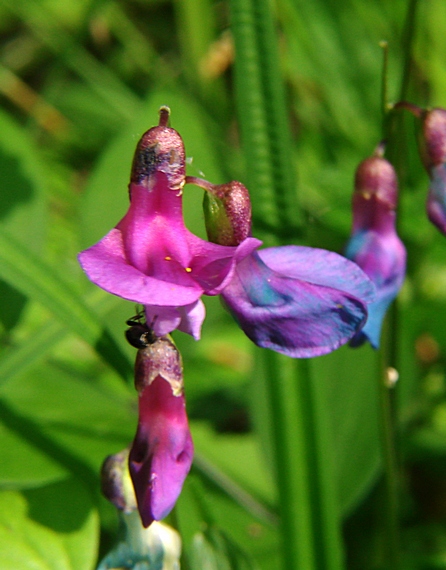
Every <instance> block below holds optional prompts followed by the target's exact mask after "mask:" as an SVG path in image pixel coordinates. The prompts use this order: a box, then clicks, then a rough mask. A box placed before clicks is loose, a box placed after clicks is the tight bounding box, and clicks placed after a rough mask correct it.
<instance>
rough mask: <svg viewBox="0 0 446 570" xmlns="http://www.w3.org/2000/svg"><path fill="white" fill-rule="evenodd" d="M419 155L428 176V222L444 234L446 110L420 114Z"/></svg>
mask: <svg viewBox="0 0 446 570" xmlns="http://www.w3.org/2000/svg"><path fill="white" fill-rule="evenodd" d="M421 116H422V137H421V145H420V148H421V155H422V159H423V163H424V166H425V168H426V170H427V172H428V174H429V178H430V181H431V182H430V186H429V192H428V195H427V201H426V210H427V215H428V218H429V220H430V221H431V222H432V223H433V224H434V225H435V226H436V227H437V228H438V229H439V230H440V231H441V232H442V233H443V234H446V110H445V109H439V108H437V109H432V110H430V111H425V112H424V113H422V115H421Z"/></svg>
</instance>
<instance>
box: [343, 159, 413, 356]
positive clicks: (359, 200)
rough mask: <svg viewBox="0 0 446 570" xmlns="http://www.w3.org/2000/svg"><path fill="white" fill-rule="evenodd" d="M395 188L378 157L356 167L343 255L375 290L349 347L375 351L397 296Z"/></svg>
mask: <svg viewBox="0 0 446 570" xmlns="http://www.w3.org/2000/svg"><path fill="white" fill-rule="evenodd" d="M397 197H398V186H397V178H396V173H395V170H394V168H393V166H392V165H391V164H390V162H388V161H387V160H385V159H384V158H382V157H381V156H379V153H378V152H377V153H376V154H375V156H372V157H371V158H367V159H366V160H364V161H363V162H361V164H360V165H359V166H358V169H357V171H356V176H355V190H354V193H353V229H352V235H351V237H350V240H349V242H348V244H347V246H346V250H345V256H346V257H347V258H348V259H351V260H352V261H354V262H355V263H357V264H358V265H359V267H360V268H361V269H362V270H363V271H364V273H365V274H366V275H368V277H369V278H370V279H371V281H372V282H373V283H374V285H375V288H376V297H375V301H373V302H372V303H370V305H369V306H368V318H367V322H366V324H365V325H364V327H363V329H362V330H361V331H359V332H358V333H357V334H356V335H355V336H354V337H353V339H352V341H351V344H352V346H359V345H360V344H362V343H363V342H364V341H365V340H369V342H370V344H371V345H372V346H373V347H374V348H378V346H379V339H380V334H381V327H382V322H383V319H384V316H385V313H386V311H387V309H388V307H389V305H390V303H391V302H392V301H393V299H394V298H395V297H396V295H397V294H398V291H399V290H400V288H401V286H402V284H403V281H404V276H405V271H406V250H405V248H404V245H403V243H402V242H401V240H400V239H399V237H398V235H397V233H396V226H395V221H396V213H395V209H396V204H397Z"/></svg>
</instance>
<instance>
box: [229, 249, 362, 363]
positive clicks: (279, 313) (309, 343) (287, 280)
mask: <svg viewBox="0 0 446 570" xmlns="http://www.w3.org/2000/svg"><path fill="white" fill-rule="evenodd" d="M294 249H295V246H289V247H286V248H271V249H265V250H263V251H262V252H261V253H262V257H263V259H265V258H266V259H268V262H269V261H270V260H271V259H274V260H275V261H274V269H276V270H280V272H279V271H274V270H273V268H270V267H268V266H267V265H266V264H265V263H263V261H262V259H261V258H260V255H258V254H257V253H254V254H252V255H251V256H249V257H248V258H246V259H244V260H243V261H242V262H241V263H240V264H239V265H238V266H237V269H236V273H235V276H234V278H233V279H232V281H231V283H230V284H229V285H228V286H227V287H226V289H225V290H224V291H223V293H222V297H223V299H224V301H225V303H226V305H227V306H228V308H229V310H230V311H231V312H232V313H233V315H234V316H235V318H236V320H237V321H238V323H239V325H240V326H241V328H242V329H243V331H244V332H245V333H246V334H247V336H248V337H249V338H250V339H251V340H252V341H253V342H254V343H255V344H257V345H258V346H261V347H264V348H270V349H272V350H275V351H277V352H280V353H282V354H286V355H288V356H292V357H298V358H310V357H313V356H319V355H321V354H325V353H327V352H330V351H332V350H334V349H336V348H338V347H339V346H340V345H341V344H344V343H345V342H347V341H348V340H349V339H350V338H351V337H352V336H353V335H354V334H355V332H356V331H357V330H358V328H359V327H361V325H362V324H363V323H364V322H365V319H366V316H367V309H366V306H365V302H364V301H362V300H360V299H358V298H356V297H354V296H352V295H350V294H349V293H344V292H343V291H340V290H337V289H335V288H333V287H330V286H328V283H327V284H322V285H321V284H315V283H311V282H307V281H305V280H303V279H298V278H295V277H294V275H295V274H296V273H297V271H296V269H295V267H294V264H292V263H291V261H290V257H289V254H290V253H291V252H292V251H293V250H294ZM297 249H298V250H299V249H302V248H297ZM303 249H304V250H308V249H309V248H303ZM271 250H272V251H271ZM276 250H281V251H279V252H276ZM283 250H285V251H283ZM319 251H320V250H319ZM265 252H266V254H265ZM276 253H278V254H279V257H280V254H281V253H282V254H283V257H282V259H283V261H284V265H283V266H282V265H281V264H280V263H278V262H277V259H278V258H277V255H276ZM304 256H305V257H308V252H307V251H305V252H304ZM328 257H331V256H328ZM338 257H339V256H336V258H338ZM316 259H320V257H319V258H318V255H317V252H316ZM335 261H336V262H337V263H338V265H343V271H344V275H343V279H346V280H348V279H349V274H350V272H351V274H352V281H353V283H354V285H353V289H354V290H358V291H362V290H364V292H365V295H366V296H370V290H371V288H370V285H369V284H366V285H363V286H361V285H360V284H359V282H358V278H359V275H360V274H359V273H358V269H357V268H356V267H355V266H354V264H352V263H346V264H340V262H339V260H338V259H335ZM326 269H327V275H328V276H330V275H331V268H326ZM306 270H307V268H304V270H303V272H302V273H303V274H304V275H306V274H307V271H306ZM286 271H291V276H287V275H285V272H286ZM293 273H294V275H293ZM361 273H362V272H361ZM316 274H317V275H318V280H319V281H329V280H330V278H329V277H327V279H324V278H323V277H324V275H323V272H322V271H321V270H320V269H319V271H316ZM362 279H363V280H365V281H366V282H368V279H367V278H366V277H365V276H364V274H362ZM334 281H335V284H336V282H339V281H340V279H334Z"/></svg>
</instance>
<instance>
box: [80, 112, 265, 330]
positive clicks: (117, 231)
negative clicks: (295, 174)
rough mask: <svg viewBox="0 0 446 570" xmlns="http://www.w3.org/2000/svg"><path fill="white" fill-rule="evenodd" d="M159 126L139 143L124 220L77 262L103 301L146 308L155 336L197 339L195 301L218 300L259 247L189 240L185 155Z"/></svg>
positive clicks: (200, 314)
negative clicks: (104, 294) (111, 298)
mask: <svg viewBox="0 0 446 570" xmlns="http://www.w3.org/2000/svg"><path fill="white" fill-rule="evenodd" d="M167 120H168V110H167V109H166V108H162V109H161V111H160V124H159V126H158V127H154V128H152V129H150V130H149V131H147V132H146V133H145V134H144V135H143V137H142V138H141V140H140V141H139V143H138V146H137V149H136V152H135V158H134V161H133V166H132V175H131V181H130V185H129V190H130V206H129V209H128V212H127V213H126V215H125V216H124V218H123V219H122V220H121V221H120V222H119V223H118V225H117V226H116V228H114V229H112V230H111V231H110V232H109V233H108V234H107V235H106V236H105V237H104V238H103V239H102V240H101V241H100V242H99V243H97V244H96V245H94V246H92V247H90V248H89V249H87V250H85V251H83V252H82V253H81V254H80V255H79V262H80V264H81V266H82V268H83V270H84V271H85V273H86V274H87V276H88V278H89V279H90V280H91V281H92V282H93V283H95V284H96V285H98V286H99V287H102V288H103V289H105V290H106V291H108V292H109V293H113V294H114V295H118V296H119V297H123V298H124V299H128V300H129V301H133V302H135V303H140V304H142V305H144V306H145V311H146V317H147V321H148V322H149V323H152V328H153V330H154V333H155V335H156V336H163V335H165V334H167V333H169V332H171V331H172V330H174V329H176V328H178V329H180V330H182V331H184V332H186V333H189V334H191V335H192V336H194V337H195V338H196V339H198V338H199V337H200V330H201V324H202V322H203V319H204V315H205V310H204V305H203V303H202V302H201V300H200V297H201V295H203V294H206V295H217V294H219V293H220V292H221V291H222V289H223V288H224V287H225V286H226V285H227V283H228V282H229V281H230V280H231V278H232V275H233V272H234V269H235V266H236V264H237V263H238V262H239V261H241V260H242V259H243V258H244V257H246V256H247V255H249V254H250V253H251V251H252V250H253V249H254V248H255V247H257V246H258V245H259V243H260V242H259V241H258V240H256V239H254V238H247V239H246V240H244V241H243V242H241V243H240V244H239V245H238V246H237V247H225V246H221V245H216V244H213V243H209V242H207V241H204V240H202V239H200V238H198V237H196V236H195V235H193V234H192V233H191V232H189V231H188V230H187V229H186V227H185V225H184V221H183V215H182V190H183V186H184V183H185V154H184V146H183V141H182V139H181V137H180V135H179V134H178V133H177V132H176V131H175V130H174V129H171V128H169V127H167V126H166V125H167Z"/></svg>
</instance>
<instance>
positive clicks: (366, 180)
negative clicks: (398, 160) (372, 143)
mask: <svg viewBox="0 0 446 570" xmlns="http://www.w3.org/2000/svg"><path fill="white" fill-rule="evenodd" d="M357 196H360V197H361V198H363V199H365V200H370V199H371V198H375V199H376V200H377V201H378V202H380V203H381V204H382V205H384V206H387V208H388V209H390V210H394V209H395V208H396V204H397V199H398V181H397V177H396V173H395V169H394V168H393V166H392V165H391V164H390V162H389V161H388V160H386V159H385V158H382V157H380V156H372V157H370V158H366V159H365V160H363V161H362V162H361V164H360V165H359V166H358V169H357V170H356V175H355V192H354V195H353V200H355V197H357Z"/></svg>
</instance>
